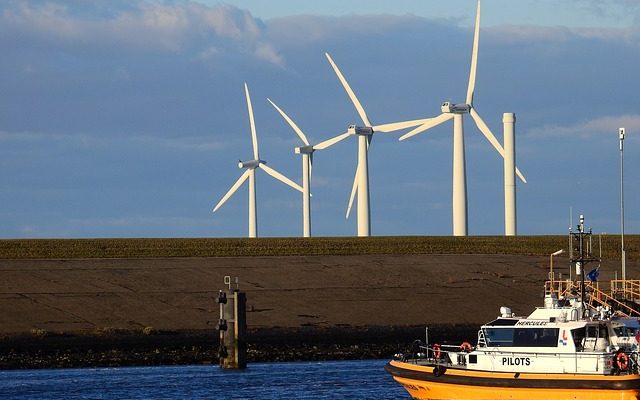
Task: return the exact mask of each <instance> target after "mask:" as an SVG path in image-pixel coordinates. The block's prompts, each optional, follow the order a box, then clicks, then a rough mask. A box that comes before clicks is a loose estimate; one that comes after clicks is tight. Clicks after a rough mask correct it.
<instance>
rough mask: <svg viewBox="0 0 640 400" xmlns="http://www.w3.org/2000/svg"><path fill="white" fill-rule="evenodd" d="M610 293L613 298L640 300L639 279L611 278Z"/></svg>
mask: <svg viewBox="0 0 640 400" xmlns="http://www.w3.org/2000/svg"><path fill="white" fill-rule="evenodd" d="M611 295H612V296H613V297H615V298H623V299H625V300H629V301H634V302H640V280H627V279H614V280H612V281H611Z"/></svg>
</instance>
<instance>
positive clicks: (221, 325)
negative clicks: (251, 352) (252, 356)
mask: <svg viewBox="0 0 640 400" xmlns="http://www.w3.org/2000/svg"><path fill="white" fill-rule="evenodd" d="M224 283H225V285H228V291H223V290H220V291H219V292H218V298H217V299H216V301H217V303H218V304H219V305H220V319H219V321H218V331H219V332H220V346H219V347H218V361H219V363H220V367H221V368H225V369H245V368H246V367H247V344H246V340H245V338H246V334H247V319H246V307H247V296H246V294H245V293H243V292H241V291H240V290H239V289H238V278H237V277H236V278H235V286H236V287H235V289H233V290H232V288H231V286H232V284H231V277H230V276H225V277H224Z"/></svg>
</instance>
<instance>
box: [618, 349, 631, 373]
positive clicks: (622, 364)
mask: <svg viewBox="0 0 640 400" xmlns="http://www.w3.org/2000/svg"><path fill="white" fill-rule="evenodd" d="M616 365H617V366H618V368H619V369H620V370H621V371H625V370H626V369H627V367H629V356H628V355H627V353H625V352H620V353H618V355H617V356H616Z"/></svg>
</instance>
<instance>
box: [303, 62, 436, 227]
mask: <svg viewBox="0 0 640 400" xmlns="http://www.w3.org/2000/svg"><path fill="white" fill-rule="evenodd" d="M325 56H326V57H327V60H329V64H331V67H332V68H333V70H334V72H335V73H336V75H337V76H338V79H339V80H340V82H341V83H342V86H343V87H344V89H345V91H346V92H347V95H348V96H349V98H350V99H351V102H352V103H353V105H354V106H355V108H356V111H357V112H358V115H359V116H360V118H361V119H362V122H363V124H364V126H356V125H355V124H353V125H350V126H349V128H348V129H347V131H346V132H345V133H343V134H341V135H338V136H336V137H334V138H331V139H329V140H327V141H325V142H322V143H320V144H318V145H316V146H315V148H319V147H320V146H324V147H323V148H326V147H329V146H331V145H333V144H335V143H337V142H339V141H341V140H343V139H345V138H347V137H348V136H351V135H355V136H357V137H358V167H357V169H356V175H355V177H354V180H353V187H352V189H351V197H350V199H349V206H348V208H347V215H346V217H347V218H349V214H350V212H351V207H352V205H353V199H354V197H355V193H356V191H357V192H358V236H370V235H371V216H370V213H369V156H368V153H369V145H370V144H371V140H372V138H373V135H374V134H375V133H376V132H392V131H397V130H400V129H406V128H412V127H414V126H418V125H421V124H424V123H426V122H427V121H428V119H419V120H413V121H404V122H395V123H390V124H383V125H375V126H374V125H372V124H371V122H370V121H369V117H367V114H366V112H365V111H364V108H363V107H362V104H361V103H360V101H359V100H358V97H357V96H356V95H355V93H354V92H353V90H352V89H351V86H349V83H348V82H347V80H346V79H345V77H344V75H342V73H341V72H340V69H339V68H338V66H337V65H336V64H335V62H333V59H332V58H331V56H330V55H329V53H325Z"/></svg>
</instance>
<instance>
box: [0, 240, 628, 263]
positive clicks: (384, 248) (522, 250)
mask: <svg viewBox="0 0 640 400" xmlns="http://www.w3.org/2000/svg"><path fill="white" fill-rule="evenodd" d="M600 241H601V242H602V258H603V259H612V260H613V259H619V258H620V236H619V235H594V236H593V238H592V245H593V249H594V253H595V255H596V256H598V255H599V254H600V253H599V248H600V247H599V242H600ZM568 247H569V239H568V237H567V236H514V237H505V236H468V237H452V236H389V237H367V238H354V237H319V238H256V239H246V238H196V239H143V238H140V239H9V240H0V258H3V259H69V258H166V257H264V256H322V255H376V254H377V255H396V254H397V255H409V254H514V255H539V256H543V255H549V254H551V253H553V252H555V251H556V250H559V249H565V251H567V250H568ZM639 248H640V235H625V249H626V252H627V260H629V261H638V260H640V251H639Z"/></svg>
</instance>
